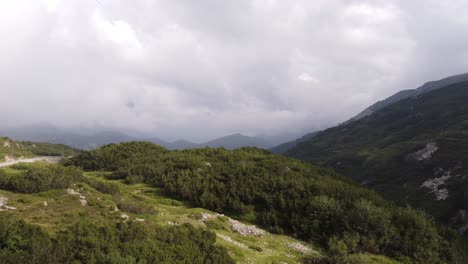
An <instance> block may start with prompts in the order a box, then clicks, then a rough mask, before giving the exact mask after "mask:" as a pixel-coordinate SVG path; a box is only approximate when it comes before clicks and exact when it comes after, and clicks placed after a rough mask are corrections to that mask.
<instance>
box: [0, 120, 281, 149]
mask: <svg viewBox="0 0 468 264" xmlns="http://www.w3.org/2000/svg"><path fill="white" fill-rule="evenodd" d="M0 135H5V136H8V137H10V138H12V139H15V140H24V141H34V142H47V143H53V144H64V145H67V146H70V147H73V148H76V149H82V150H91V149H95V148H97V147H100V146H103V145H107V144H111V143H121V142H130V141H149V142H152V143H154V144H157V145H160V146H163V147H165V148H167V149H171V150H175V149H193V148H203V147H223V148H226V149H238V148H242V147H258V148H264V149H268V148H271V147H272V146H273V144H272V143H270V142H269V141H267V140H266V139H264V138H260V137H249V136H245V135H242V134H239V133H237V134H232V135H228V136H224V137H220V138H216V139H213V140H210V141H207V142H203V143H194V142H191V141H188V140H184V139H181V140H176V141H172V142H171V141H166V140H163V139H160V138H157V137H137V136H130V135H128V134H125V133H122V132H118V131H111V130H103V131H100V132H97V133H88V134H80V133H76V132H73V131H68V130H62V129H59V128H56V127H54V126H52V125H48V124H39V125H31V126H27V127H21V128H14V129H4V130H2V131H0Z"/></svg>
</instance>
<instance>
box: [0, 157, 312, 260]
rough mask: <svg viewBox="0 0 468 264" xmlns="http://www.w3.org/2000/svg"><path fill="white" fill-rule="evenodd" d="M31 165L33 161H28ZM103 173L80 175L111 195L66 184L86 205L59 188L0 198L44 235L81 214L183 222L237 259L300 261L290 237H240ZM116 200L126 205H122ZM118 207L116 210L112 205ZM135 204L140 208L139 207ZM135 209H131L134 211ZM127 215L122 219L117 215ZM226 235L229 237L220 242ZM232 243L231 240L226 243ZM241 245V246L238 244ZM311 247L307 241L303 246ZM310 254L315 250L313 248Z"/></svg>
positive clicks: (152, 191) (221, 222)
mask: <svg viewBox="0 0 468 264" xmlns="http://www.w3.org/2000/svg"><path fill="white" fill-rule="evenodd" d="M31 166H34V165H31ZM4 170H5V171H7V172H8V173H12V174H14V173H18V171H17V170H15V169H14V168H5V169H4ZM106 174H107V173H102V172H91V173H85V178H88V179H94V180H95V181H100V182H101V181H102V182H112V184H117V185H118V187H119V190H120V191H119V193H118V194H115V195H111V194H105V193H102V192H100V191H98V190H96V189H94V188H93V187H91V186H90V185H88V184H86V183H77V184H76V185H74V186H72V188H73V189H74V190H75V191H78V192H79V193H80V194H81V195H83V196H85V197H86V201H87V203H88V204H87V205H86V206H82V205H81V203H80V201H79V199H80V197H79V195H71V194H69V193H68V192H67V190H65V189H59V190H49V191H46V192H41V193H36V194H21V193H14V192H9V191H4V190H0V196H3V197H7V198H8V199H9V201H8V205H9V206H13V207H16V208H17V209H16V210H11V212H12V213H13V214H16V215H17V216H18V217H20V218H21V219H24V220H25V221H27V222H29V223H32V224H37V225H39V226H41V227H42V228H44V230H46V231H47V232H49V233H50V234H54V233H56V232H57V231H59V230H63V229H66V228H67V227H68V224H69V223H70V222H72V220H73V219H76V218H80V217H86V218H87V219H90V220H92V221H96V222H102V221H141V219H144V221H145V222H146V221H151V222H154V223H157V224H159V225H161V226H168V225H179V224H184V223H188V224H191V225H193V226H196V227H200V228H207V229H210V230H211V231H213V232H215V233H217V234H218V235H219V236H218V238H217V242H216V243H217V244H219V245H222V246H224V247H226V248H227V249H228V251H229V254H230V255H231V256H232V257H233V258H234V260H235V261H236V262H237V263H259V264H262V263H265V264H267V263H268V264H270V263H289V264H293V263H300V260H301V258H302V257H304V254H303V253H301V252H299V251H297V250H294V249H292V248H291V247H290V246H289V245H290V244H291V243H303V242H301V241H298V240H296V239H294V238H291V237H287V236H282V235H275V234H267V235H265V236H263V237H253V236H242V235H240V234H238V233H235V232H233V231H232V230H231V227H230V225H229V222H228V219H227V218H226V217H219V218H217V219H214V220H210V221H209V222H201V221H199V219H200V216H201V213H208V214H212V215H215V213H214V212H211V211H209V210H205V209H202V208H193V207H191V206H190V204H187V203H184V202H181V201H179V200H175V199H172V198H170V197H168V196H165V195H164V192H163V191H162V190H161V189H158V188H153V187H151V186H149V185H146V184H134V185H126V184H124V183H123V182H122V181H116V180H107V179H105V177H104V176H105V175H106ZM122 201H125V203H127V205H126V206H122ZM119 204H120V205H121V207H123V208H120V210H119V211H116V210H115V208H116V207H118V206H119ZM139 206H144V208H143V209H142V210H140V209H141V208H140V207H139ZM135 208H136V209H135ZM122 214H126V215H128V216H129V217H128V220H126V219H125V218H122ZM223 237H224V238H226V237H229V239H230V240H231V242H230V241H226V240H225V239H223ZM232 241H234V242H232ZM239 245H242V246H239ZM308 246H309V247H312V245H308ZM313 254H320V253H318V252H317V251H313Z"/></svg>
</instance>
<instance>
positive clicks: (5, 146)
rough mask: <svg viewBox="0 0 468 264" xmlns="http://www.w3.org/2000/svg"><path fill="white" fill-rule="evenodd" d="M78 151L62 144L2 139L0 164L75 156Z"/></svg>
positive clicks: (0, 138)
mask: <svg viewBox="0 0 468 264" xmlns="http://www.w3.org/2000/svg"><path fill="white" fill-rule="evenodd" d="M76 154H78V151H76V150H74V149H72V148H70V147H68V146H65V145H60V144H50V143H36V142H29V141H15V140H12V139H10V138H7V137H0V162H2V161H8V160H13V159H20V158H33V157H37V156H73V155H76Z"/></svg>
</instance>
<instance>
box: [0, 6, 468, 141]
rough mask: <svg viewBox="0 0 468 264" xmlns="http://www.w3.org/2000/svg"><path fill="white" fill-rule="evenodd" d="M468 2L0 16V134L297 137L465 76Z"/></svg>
mask: <svg viewBox="0 0 468 264" xmlns="http://www.w3.org/2000/svg"><path fill="white" fill-rule="evenodd" d="M466 10H468V1H459V0H453V1H439V0H412V1H404V0H385V1H380V0H373V1H357V0H356V1H354V0H343V1H340V0H314V1H310V0H289V1H280V0H225V1H219V0H197V1H193V0H132V1H124V0H63V1H61V0H15V1H1V2H0V12H1V14H0V111H1V112H0V122H1V123H2V124H3V125H4V126H21V125H30V124H34V123H42V122H47V123H50V124H53V125H55V126H58V127H69V128H70V127H87V128H92V127H106V128H114V129H121V130H124V131H125V130H128V131H130V130H131V131H138V132H142V133H148V134H152V135H154V136H157V137H161V138H165V139H178V138H185V139H189V140H194V141H203V140H208V139H212V138H214V137H218V136H223V135H227V134H232V133H237V132H240V133H243V134H246V135H265V136H275V135H299V134H303V133H305V132H311V131H314V130H318V129H324V128H327V127H329V126H333V125H336V124H339V123H340V122H344V121H346V120H347V119H348V118H350V117H352V116H354V115H356V114H357V113H359V112H360V111H361V110H363V109H364V108H366V107H367V106H369V105H371V104H373V103H374V102H375V101H377V100H382V99H384V98H385V97H388V96H390V95H392V94H393V93H395V92H397V91H399V90H403V89H411V88H417V87H418V86H420V85H422V84H423V83H424V82H427V81H431V80H436V79H441V78H443V77H447V76H450V75H454V74H460V73H465V72H468V34H467V32H468V16H466Z"/></svg>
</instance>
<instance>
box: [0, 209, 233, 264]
mask: <svg viewBox="0 0 468 264" xmlns="http://www.w3.org/2000/svg"><path fill="white" fill-rule="evenodd" d="M215 241H216V236H215V235H214V233H212V232H208V231H205V230H203V229H200V228H194V227H192V226H190V225H183V226H177V227H167V228H161V227H157V226H154V225H151V224H149V223H145V224H143V223H138V222H128V223H116V224H110V223H109V224H103V223H101V224H96V223H91V222H88V221H86V220H85V219H82V220H80V221H79V222H76V223H75V224H73V225H72V226H71V227H70V228H68V229H66V230H63V231H60V232H58V233H57V234H55V235H54V236H51V235H49V234H47V233H46V232H44V231H43V230H42V229H41V228H40V227H38V226H34V225H31V224H27V223H25V222H24V221H22V220H20V219H17V218H16V217H14V216H13V215H11V214H7V213H2V214H0V263H5V264H7V263H8V264H14V263H18V264H19V263H21V264H22V263H31V264H35V263H37V264H42V263H50V264H53V263H103V264H106V263H108V264H115V263H126V264H127V263H128V264H131V263H168V264H173V263H200V264H205V263H212V264H214V263H223V264H224V263H227V264H229V263H234V262H233V261H232V259H231V258H230V257H229V255H228V254H227V251H226V250H225V249H223V248H221V247H218V246H215V245H214V243H215ZM188 261H190V262H188Z"/></svg>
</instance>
